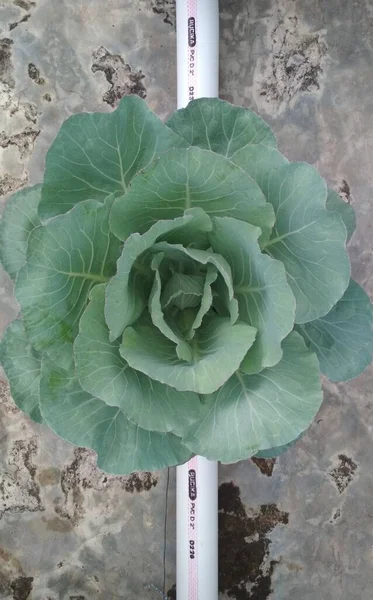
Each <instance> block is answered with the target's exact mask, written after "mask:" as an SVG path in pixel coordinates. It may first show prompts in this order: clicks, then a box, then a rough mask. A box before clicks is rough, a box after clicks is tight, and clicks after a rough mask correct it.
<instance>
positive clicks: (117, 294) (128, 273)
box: [105, 208, 212, 340]
mask: <svg viewBox="0 0 373 600" xmlns="http://www.w3.org/2000/svg"><path fill="white" fill-rule="evenodd" d="M211 227H212V224H211V220H210V218H209V217H208V216H207V215H206V214H205V213H204V212H203V211H202V210H201V209H200V208H193V209H189V210H187V211H185V214H183V215H182V216H180V217H177V218H176V219H170V220H169V221H158V222H157V223H155V224H154V225H153V227H151V228H150V229H149V231H147V232H146V233H144V235H141V236H140V235H139V234H138V233H134V234H132V235H131V236H130V237H129V238H128V239H127V240H126V243H125V244H124V246H123V251H122V255H121V257H120V259H119V260H118V265H117V274H116V275H115V277H113V278H112V280H111V281H110V283H109V285H108V287H107V291H106V304H105V318H106V322H107V324H108V326H109V329H110V339H111V340H116V339H117V338H118V337H119V336H120V334H121V333H122V332H123V330H124V328H125V327H127V326H128V325H131V324H132V323H133V322H134V321H136V319H138V317H139V316H140V315H141V312H142V311H143V309H144V308H145V306H146V304H147V301H148V297H149V293H150V289H151V285H152V280H153V274H152V271H151V269H150V264H149V265H148V266H146V265H143V264H142V263H141V262H140V260H139V259H140V257H141V255H142V254H143V253H144V252H145V251H146V250H149V248H151V246H153V244H154V243H155V242H156V241H157V240H158V238H162V239H163V237H164V236H166V234H167V233H169V232H171V231H179V232H180V236H181V237H182V236H183V231H184V233H185V230H186V231H187V232H188V234H189V235H191V234H192V232H193V231H194V233H195V235H198V234H199V233H201V232H207V231H209V230H211ZM149 262H150V261H149Z"/></svg>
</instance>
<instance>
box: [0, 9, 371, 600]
mask: <svg viewBox="0 0 373 600" xmlns="http://www.w3.org/2000/svg"><path fill="white" fill-rule="evenodd" d="M221 25H222V33H221V96H222V97H223V98H226V99H228V100H230V101H233V102H235V103H237V104H242V105H244V106H250V107H252V108H254V109H255V110H256V111H258V112H259V113H260V114H261V115H262V116H263V117H264V118H265V119H266V120H267V121H268V122H269V123H270V124H271V125H272V126H273V127H274V129H275V131H276V132H277V134H278V139H279V145H280V149H281V150H282V151H283V152H284V153H285V154H286V155H287V156H288V158H290V159H293V160H305V161H308V162H310V163H312V164H314V165H315V166H317V168H318V169H319V170H320V171H321V173H322V175H323V176H324V177H325V178H326V179H327V181H328V183H329V184H330V185H331V186H332V187H334V188H335V189H336V190H338V191H339V192H340V193H341V194H342V195H343V196H344V198H345V199H346V200H348V201H349V202H351V203H352V204H353V206H354V208H355V210H356V213H357V218H358V229H357V232H356V233H355V235H354V236H353V238H352V240H351V242H350V251H351V257H352V263H353V275H354V277H355V278H356V279H357V280H358V281H359V282H360V283H361V284H363V285H364V287H365V288H366V289H367V291H368V292H369V293H370V294H371V297H373V279H372V278H371V277H370V274H371V273H372V267H373V264H372V263H373V255H372V248H373V241H372V240H373V235H372V230H373V218H372V216H371V209H372V198H373V158H372V157H373V101H372V98H373V76H372V64H373V44H372V39H373V37H372V34H373V5H372V2H371V0H349V1H343V0H312V1H310V0H221ZM175 80H176V73H175V7H174V2H173V1H172V0H107V1H106V2H103V1H102V0H101V1H100V0H34V1H31V0H2V1H0V195H2V196H3V199H4V200H5V199H6V196H7V194H8V193H10V192H12V191H13V190H15V189H17V188H18V187H20V186H22V185H24V184H26V183H27V182H36V181H40V179H41V176H42V170H43V161H44V157H45V153H46V150H47V148H48V146H49V145H50V143H51V141H52V139H53V137H54V136H55V134H56V132H57V130H58V128H59V126H60V124H61V122H62V121H63V120H64V119H65V118H66V117H67V116H68V115H70V114H71V113H75V112H79V111H82V110H89V111H90V110H101V111H105V110H110V109H111V107H112V106H114V105H115V104H116V102H117V100H118V98H120V97H121V96H122V95H123V94H127V93H137V94H140V95H141V96H143V97H145V96H146V98H147V101H148V102H149V104H150V106H151V107H152V108H153V109H154V110H155V111H156V112H157V113H158V114H159V115H161V116H162V117H166V116H167V115H168V114H169V113H170V112H171V111H172V110H173V109H174V107H175V103H176V88H175V82H176V81H175ZM0 303H1V305H0V309H1V313H0V324H1V327H2V328H4V327H5V326H6V324H7V323H8V322H9V321H10V320H11V319H12V318H14V317H15V315H16V312H17V308H16V305H15V303H14V300H13V299H12V289H11V284H10V282H9V280H8V279H7V278H6V277H5V276H4V277H3V278H2V283H1V289H0ZM324 387H325V402H324V405H323V407H322V409H321V411H320V414H319V415H318V417H317V420H316V421H315V422H314V424H313V426H312V427H311V429H310V431H309V433H308V434H307V435H306V436H305V437H304V438H303V439H302V441H301V442H300V443H298V444H297V446H296V447H295V448H294V449H293V450H291V451H289V452H288V453H287V454H286V455H284V456H282V457H281V458H280V459H279V460H277V461H276V462H259V463H254V462H252V461H250V460H248V461H243V462H241V463H238V464H236V465H232V466H224V467H221V468H220V490H219V493H220V591H221V595H220V600H223V599H228V598H233V599H237V600H267V599H268V600H311V599H312V600H314V599H315V598H317V600H371V598H372V588H373V569H372V566H373V565H372V562H373V552H372V548H373V500H372V498H373V474H372V468H371V464H372V456H373V396H372V389H373V369H372V368H371V369H369V370H368V371H367V372H366V373H364V374H363V375H362V376H361V377H360V378H358V379H357V380H355V381H353V382H350V383H346V384H343V385H335V384H331V383H330V382H327V381H325V386H324ZM0 444H1V451H0V463H1V467H0V469H1V472H0V519H1V520H0V540H1V541H0V598H1V599H2V600H11V599H15V600H27V599H30V600H88V599H89V600H108V599H116V598H118V599H123V600H139V599H140V600H156V599H157V598H160V597H161V596H160V594H159V592H157V590H156V588H161V587H162V585H163V583H162V582H163V549H164V548H163V542H164V520H165V492H166V476H167V473H166V472H157V473H153V474H142V475H139V476H138V475H135V476H132V477H127V478H125V477H123V478H113V477H109V476H106V475H105V474H103V473H102V472H100V471H99V470H97V468H96V467H95V458H94V456H93V455H92V454H91V453H90V452H88V451H86V450H84V449H74V448H73V447H72V446H70V445H69V444H67V443H65V442H62V441H61V440H60V439H58V438H57V437H56V436H55V435H53V434H52V433H51V432H49V431H46V430H45V429H44V428H43V427H41V426H37V425H35V424H33V423H31V422H30V421H29V420H28V419H27V418H25V417H24V416H23V415H22V414H21V413H19V411H18V410H17V409H16V408H15V407H14V405H13V403H12V400H11V399H10V397H9V393H8V388H7V385H6V383H5V382H3V383H2V384H1V422H0ZM174 484H175V474H174V471H173V470H172V471H171V485H170V492H169V505H168V506H169V509H168V527H167V548H166V589H167V590H170V592H169V597H170V598H175V592H174V590H173V584H174V582H175V521H174V519H175V485H174Z"/></svg>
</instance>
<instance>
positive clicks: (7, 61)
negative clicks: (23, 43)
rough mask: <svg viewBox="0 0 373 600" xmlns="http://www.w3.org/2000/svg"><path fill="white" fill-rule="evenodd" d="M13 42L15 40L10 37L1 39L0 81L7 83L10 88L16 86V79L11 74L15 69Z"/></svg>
mask: <svg viewBox="0 0 373 600" xmlns="http://www.w3.org/2000/svg"><path fill="white" fill-rule="evenodd" d="M12 44H13V40H11V39H10V38H2V39H0V81H2V82H3V83H6V84H7V85H8V86H9V87H10V88H14V86H15V81H14V79H13V77H12V76H11V72H12V70H13V64H12Z"/></svg>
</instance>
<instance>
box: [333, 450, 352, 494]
mask: <svg viewBox="0 0 373 600" xmlns="http://www.w3.org/2000/svg"><path fill="white" fill-rule="evenodd" d="M338 458H339V461H340V462H339V465H338V466H337V467H335V468H334V469H333V470H332V471H330V476H331V478H332V479H333V481H334V483H335V484H336V486H337V488H338V491H339V493H340V494H342V493H343V492H344V491H345V490H346V489H347V488H348V486H349V485H350V483H351V481H352V480H353V478H354V475H355V471H356V469H357V464H356V463H355V462H354V461H353V460H352V459H351V458H349V457H348V456H346V455H345V454H339V455H338Z"/></svg>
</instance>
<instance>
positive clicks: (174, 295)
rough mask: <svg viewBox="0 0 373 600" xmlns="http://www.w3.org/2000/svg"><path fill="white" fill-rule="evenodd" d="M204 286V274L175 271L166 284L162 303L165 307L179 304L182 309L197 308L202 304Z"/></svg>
mask: <svg viewBox="0 0 373 600" xmlns="http://www.w3.org/2000/svg"><path fill="white" fill-rule="evenodd" d="M203 287H204V278H203V276H202V275H189V274H187V273H173V274H172V275H171V277H170V279H169V280H168V282H167V283H166V285H165V288H164V293H163V294H162V304H163V306H164V308H167V307H168V306H177V307H178V308H180V310H184V308H195V307H197V306H198V305H199V304H200V301H201V296H202V294H203Z"/></svg>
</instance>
